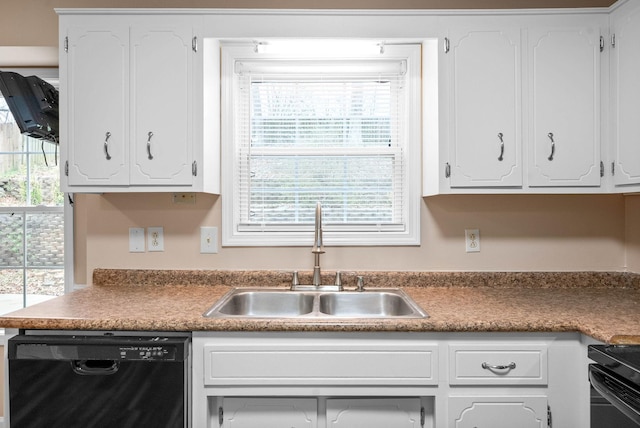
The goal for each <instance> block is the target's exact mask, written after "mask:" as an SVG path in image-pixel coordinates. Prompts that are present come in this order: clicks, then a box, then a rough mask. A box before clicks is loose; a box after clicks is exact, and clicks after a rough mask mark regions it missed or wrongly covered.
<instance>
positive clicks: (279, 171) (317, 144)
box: [231, 55, 411, 239]
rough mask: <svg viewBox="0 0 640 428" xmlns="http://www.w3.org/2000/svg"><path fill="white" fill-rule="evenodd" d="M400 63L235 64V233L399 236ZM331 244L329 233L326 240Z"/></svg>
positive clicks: (403, 154) (402, 213) (403, 215)
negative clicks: (319, 226) (318, 228)
mask: <svg viewBox="0 0 640 428" xmlns="http://www.w3.org/2000/svg"><path fill="white" fill-rule="evenodd" d="M408 78H409V75H408V73H407V59H406V58H402V57H401V58H398V57H390V58H357V59H353V58H349V59H345V58H341V59H322V60H319V59H304V58H302V59H301V58H296V59H283V58H274V57H270V58H260V57H259V55H258V57H257V58H248V59H247V58H236V59H235V60H234V62H233V81H234V84H233V87H234V91H235V93H234V103H233V110H234V121H233V123H234V131H233V141H234V144H233V147H234V150H233V152H234V153H233V154H234V159H235V162H234V167H235V168H234V172H233V176H232V177H231V178H232V180H233V183H234V186H233V187H234V191H233V195H234V205H235V207H234V211H235V216H234V223H235V231H236V232H239V233H242V232H259V233H265V232H267V233H268V232H269V231H271V232H274V233H278V232H279V233H283V232H285V233H286V232H296V231H298V232H300V231H308V230H310V227H311V226H312V224H313V221H314V212H315V204H316V202H317V201H320V202H322V206H323V223H324V229H325V231H331V230H335V231H350V232H360V233H364V232H375V233H388V232H405V231H406V228H407V213H408V210H407V198H408V197H409V196H408V190H407V189H408V186H407V180H408V175H407V173H406V168H407V166H406V164H407V150H406V147H407V136H408V133H407V129H408V126H409V118H410V115H408V114H407V109H408V108H409V106H410V104H409V103H408V102H407V101H408V99H409V98H410V97H411V94H410V93H408V89H409V88H410V87H411V86H410V85H408V84H407V79H408ZM327 239H329V234H328V235H327Z"/></svg>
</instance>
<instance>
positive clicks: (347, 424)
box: [326, 398, 425, 428]
mask: <svg viewBox="0 0 640 428" xmlns="http://www.w3.org/2000/svg"><path fill="white" fill-rule="evenodd" d="M424 413H425V411H424V408H423V407H422V405H421V401H420V399H418V398H357V399H356V398H348V399H330V400H327V412H326V415H327V428H389V427H393V428H418V427H422V426H424V418H425V415H424Z"/></svg>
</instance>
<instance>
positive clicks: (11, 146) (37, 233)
mask: <svg viewBox="0 0 640 428" xmlns="http://www.w3.org/2000/svg"><path fill="white" fill-rule="evenodd" d="M15 71H16V72H18V73H20V74H22V75H25V76H26V75H33V74H39V76H40V77H41V78H43V79H45V80H47V81H49V82H50V83H52V84H54V86H57V70H55V71H53V70H51V71H49V73H46V72H42V71H40V70H38V71H36V70H15ZM59 182H60V180H59V166H58V164H57V147H56V146H55V145H54V144H52V143H49V142H42V141H40V140H37V139H33V138H29V137H26V136H24V135H21V134H20V130H19V129H18V126H17V125H16V123H15V120H14V118H13V116H12V115H11V112H10V111H9V108H8V106H7V103H6V102H5V100H4V98H2V95H1V94H0V242H1V243H2V245H0V296H1V298H0V313H6V312H9V311H13V310H16V309H20V308H22V307H24V306H28V305H30V304H33V303H37V302H39V301H41V300H44V299H47V298H51V297H53V296H57V295H61V294H63V293H64V291H65V269H64V268H65V263H64V241H65V228H64V226H65V213H64V195H63V194H62V193H61V192H60V184H59Z"/></svg>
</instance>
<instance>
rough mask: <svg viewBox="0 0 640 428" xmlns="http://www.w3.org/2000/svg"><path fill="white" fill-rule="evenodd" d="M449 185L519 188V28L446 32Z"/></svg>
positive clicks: (520, 178) (520, 115)
mask: <svg viewBox="0 0 640 428" xmlns="http://www.w3.org/2000/svg"><path fill="white" fill-rule="evenodd" d="M445 43H446V44H447V46H446V47H445V51H446V61H447V66H448V67H447V68H448V73H449V88H448V91H449V138H450V144H449V159H450V160H449V166H447V169H449V171H447V173H450V185H451V187H504V186H521V185H522V155H521V146H522V142H521V134H522V131H521V117H522V114H521V105H522V102H521V71H520V64H521V51H520V29H489V30H452V31H450V32H449V38H448V39H447V40H446V41H445Z"/></svg>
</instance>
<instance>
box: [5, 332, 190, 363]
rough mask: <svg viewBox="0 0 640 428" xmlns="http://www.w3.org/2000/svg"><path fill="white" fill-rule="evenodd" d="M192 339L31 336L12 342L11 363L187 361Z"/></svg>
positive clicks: (17, 337)
mask: <svg viewBox="0 0 640 428" xmlns="http://www.w3.org/2000/svg"><path fill="white" fill-rule="evenodd" d="M189 340H190V338H189V337H182V336H180V337H161V336H157V337H156V336H153V337H151V336H142V337H137V336H55V335H53V336H30V335H19V336H15V337H12V338H11V339H9V350H8V351H9V352H8V354H9V355H8V357H9V359H10V360H25V359H30V360H116V361H158V362H161V361H168V362H169V361H184V360H185V359H186V358H187V356H188V352H189Z"/></svg>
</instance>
